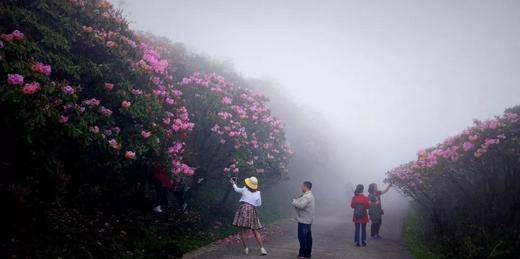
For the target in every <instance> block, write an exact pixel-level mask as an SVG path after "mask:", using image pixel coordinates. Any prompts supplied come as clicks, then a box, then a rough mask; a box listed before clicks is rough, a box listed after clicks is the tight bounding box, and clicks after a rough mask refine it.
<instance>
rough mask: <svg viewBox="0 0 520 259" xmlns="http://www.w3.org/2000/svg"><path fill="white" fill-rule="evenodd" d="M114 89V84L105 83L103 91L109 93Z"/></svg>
mask: <svg viewBox="0 0 520 259" xmlns="http://www.w3.org/2000/svg"><path fill="white" fill-rule="evenodd" d="M113 88H114V84H111V83H105V89H106V90H107V91H111V90H112V89H113Z"/></svg>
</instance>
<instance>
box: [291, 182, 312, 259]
mask: <svg viewBox="0 0 520 259" xmlns="http://www.w3.org/2000/svg"><path fill="white" fill-rule="evenodd" d="M311 189H312V183H311V182H309V181H305V182H303V185H302V192H303V194H302V195H301V196H300V197H299V198H296V199H293V201H292V205H293V206H294V208H295V209H296V220H297V221H298V241H300V251H299V253H298V258H311V252H312V233H311V224H312V221H313V220H314V196H313V195H312V191H311Z"/></svg>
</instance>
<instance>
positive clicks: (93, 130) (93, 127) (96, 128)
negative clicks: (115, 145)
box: [89, 126, 99, 134]
mask: <svg viewBox="0 0 520 259" xmlns="http://www.w3.org/2000/svg"><path fill="white" fill-rule="evenodd" d="M89 130H90V132H92V133H96V134H97V133H99V127H98V126H92V127H90V128H89Z"/></svg>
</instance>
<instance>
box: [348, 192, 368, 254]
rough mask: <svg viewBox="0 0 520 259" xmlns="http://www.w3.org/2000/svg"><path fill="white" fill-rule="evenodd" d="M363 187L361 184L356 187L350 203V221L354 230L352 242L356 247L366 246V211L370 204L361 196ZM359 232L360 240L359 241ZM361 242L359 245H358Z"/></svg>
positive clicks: (365, 197) (366, 198)
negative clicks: (352, 212)
mask: <svg viewBox="0 0 520 259" xmlns="http://www.w3.org/2000/svg"><path fill="white" fill-rule="evenodd" d="M364 188H365V187H364V186H363V185H362V184H358V185H357V186H356V190H355V191H354V197H352V202H351V203H350V207H351V208H353V209H354V215H352V221H353V222H354V224H355V226H356V228H355V231H356V232H355V233H354V242H355V243H356V246H361V245H362V246H366V245H367V242H366V240H367V223H368V212H367V210H368V209H369V208H370V202H369V201H368V197H367V196H365V195H364V194H363V190H364ZM360 232H361V239H360V236H359V235H360ZM360 242H361V244H360Z"/></svg>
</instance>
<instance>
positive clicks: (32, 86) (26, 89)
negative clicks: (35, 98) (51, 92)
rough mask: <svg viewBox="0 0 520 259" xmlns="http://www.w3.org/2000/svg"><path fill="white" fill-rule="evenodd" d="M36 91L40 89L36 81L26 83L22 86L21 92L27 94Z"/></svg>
mask: <svg viewBox="0 0 520 259" xmlns="http://www.w3.org/2000/svg"><path fill="white" fill-rule="evenodd" d="M38 91H40V84H39V83H37V82H32V83H27V84H25V85H24V86H23V88H22V92H23V93H24V94H27V95H32V94H35V93H36V92H38Z"/></svg>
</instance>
